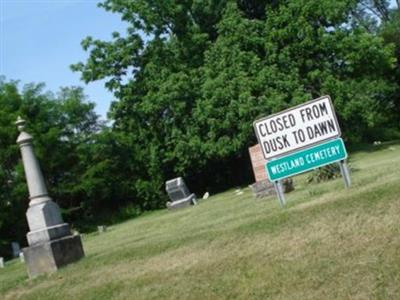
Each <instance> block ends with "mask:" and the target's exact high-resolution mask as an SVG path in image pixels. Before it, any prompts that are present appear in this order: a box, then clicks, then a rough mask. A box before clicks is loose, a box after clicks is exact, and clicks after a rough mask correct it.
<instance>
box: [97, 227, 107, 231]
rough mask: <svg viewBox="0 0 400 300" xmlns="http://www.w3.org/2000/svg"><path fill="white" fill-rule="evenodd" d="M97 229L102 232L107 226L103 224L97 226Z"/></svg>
mask: <svg viewBox="0 0 400 300" xmlns="http://www.w3.org/2000/svg"><path fill="white" fill-rule="evenodd" d="M97 230H98V232H99V233H103V232H106V231H107V227H106V226H105V225H100V226H97Z"/></svg>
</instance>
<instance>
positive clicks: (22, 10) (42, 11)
mask: <svg viewBox="0 0 400 300" xmlns="http://www.w3.org/2000/svg"><path fill="white" fill-rule="evenodd" d="M98 2H99V1H97V0H95V1H93V0H0V9H1V11H0V17H1V28H0V34H1V38H0V75H4V76H6V79H7V80H9V79H15V80H20V81H21V83H22V84H26V83H30V82H35V83H38V82H44V83H45V84H46V87H47V89H48V90H51V91H53V92H56V91H58V89H59V87H60V86H72V85H75V86H77V85H79V86H83V87H84V89H85V93H86V94H87V95H88V97H89V100H91V101H93V102H95V103H96V111H97V113H98V114H100V115H102V116H103V117H105V115H106V113H107V111H108V108H109V105H110V102H111V100H112V99H113V96H112V94H111V93H109V92H108V91H107V90H106V89H105V88H104V83H103V82H95V83H90V84H88V85H85V84H84V83H83V82H82V81H80V74H79V73H74V72H72V71H71V70H70V68H69V66H70V64H73V63H76V62H78V61H85V58H86V57H87V54H86V52H84V51H83V49H82V48H81V46H80V42H81V40H82V39H83V38H85V37H86V36H87V35H91V36H93V37H94V38H100V39H104V40H110V39H111V33H112V32H113V31H119V32H122V33H123V32H125V28H126V26H127V25H126V23H123V22H122V21H121V20H120V18H119V15H115V14H112V13H109V12H106V11H105V10H104V9H102V8H98V7H97V3H98Z"/></svg>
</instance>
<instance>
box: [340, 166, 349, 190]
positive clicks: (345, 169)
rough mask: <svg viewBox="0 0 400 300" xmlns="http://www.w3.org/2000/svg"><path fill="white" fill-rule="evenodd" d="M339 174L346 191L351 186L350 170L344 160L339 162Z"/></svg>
mask: <svg viewBox="0 0 400 300" xmlns="http://www.w3.org/2000/svg"><path fill="white" fill-rule="evenodd" d="M339 167H340V173H341V174H342V177H343V180H344V186H345V187H346V188H347V189H348V188H349V187H350V186H351V178H350V170H349V167H348V165H347V162H346V160H341V161H339Z"/></svg>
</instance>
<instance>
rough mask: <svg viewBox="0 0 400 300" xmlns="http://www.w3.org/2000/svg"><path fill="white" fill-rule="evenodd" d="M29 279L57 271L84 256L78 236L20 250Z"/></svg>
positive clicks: (70, 236)
mask: <svg viewBox="0 0 400 300" xmlns="http://www.w3.org/2000/svg"><path fill="white" fill-rule="evenodd" d="M22 251H23V253H24V258H25V262H26V265H27V267H28V274H29V277H30V278H33V277H36V276H38V275H40V274H43V273H51V272H55V271H57V270H58V269H59V268H61V267H62V266H65V265H67V264H69V263H72V262H75V261H77V260H79V259H80V258H82V257H83V256H85V254H84V252H83V247H82V241H81V237H80V235H68V236H65V237H63V238H60V239H56V240H52V241H48V242H44V243H41V244H38V245H34V246H30V247H27V248H24V249H22Z"/></svg>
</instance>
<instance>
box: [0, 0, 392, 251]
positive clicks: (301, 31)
mask: <svg viewBox="0 0 400 300" xmlns="http://www.w3.org/2000/svg"><path fill="white" fill-rule="evenodd" d="M100 6H101V7H102V8H104V9H106V10H107V11H110V12H113V13H117V14H120V15H121V18H122V19H123V20H125V21H126V22H127V23H128V24H129V26H128V30H127V32H126V33H124V34H121V33H113V34H112V38H111V40H110V41H102V40H95V39H93V38H91V37H87V38H86V39H84V40H83V41H82V47H83V49H84V50H85V51H87V52H88V53H89V56H88V59H87V61H85V62H80V63H77V64H75V65H73V66H72V69H73V70H75V71H78V72H80V73H81V75H82V79H83V80H84V81H85V82H91V81H96V80H99V79H105V80H106V86H107V88H108V89H110V90H111V91H112V92H114V94H115V98H116V99H117V100H116V101H115V102H114V103H113V104H112V107H111V110H110V112H109V117H110V119H111V120H112V126H111V127H106V126H104V124H102V122H100V121H99V119H98V116H97V115H96V114H95V113H94V110H93V109H94V104H93V103H91V102H88V101H86V99H85V96H84V93H83V90H82V89H81V88H63V89H61V90H60V92H59V93H58V94H57V95H53V94H51V93H45V92H44V91H43V85H41V84H39V85H33V84H31V85H27V86H25V87H24V88H23V89H22V90H21V89H18V83H17V82H6V81H5V80H2V81H1V82H0V124H1V127H0V145H1V151H0V163H1V169H0V182H1V187H0V237H1V238H0V252H2V249H1V246H3V247H5V245H6V244H7V245H6V246H7V247H8V243H9V242H10V241H11V240H19V241H24V235H25V233H26V231H27V228H26V222H25V218H24V213H25V210H26V207H27V204H28V201H27V195H28V194H27V190H26V184H25V181H24V175H23V169H22V165H21V163H20V159H19V152H18V147H17V145H16V144H15V139H16V137H17V131H16V129H15V126H14V124H13V123H14V121H15V120H16V118H17V116H18V115H21V116H22V117H23V118H26V119H27V120H28V130H29V131H30V132H31V133H32V134H33V136H34V137H35V151H36V153H37V155H38V157H39V161H40V162H41V165H42V169H43V171H44V173H45V178H46V180H47V181H48V185H49V190H50V194H51V196H52V197H53V198H54V199H55V201H56V202H58V203H59V204H60V206H61V207H62V209H63V213H64V216H65V218H66V219H67V221H69V222H71V223H72V225H73V226H80V227H81V228H82V226H84V225H85V224H86V225H87V224H88V223H91V222H96V220H97V221H98V219H99V217H100V216H101V215H102V213H105V214H108V215H109V214H110V212H114V211H116V210H117V209H118V208H120V207H128V208H129V210H127V211H128V214H129V215H132V214H135V213H137V212H140V211H143V210H149V209H155V208H160V207H163V206H164V205H165V202H166V200H167V199H166V195H165V192H164V182H165V180H167V179H170V178H172V177H176V176H183V177H184V178H185V180H186V181H187V182H188V184H189V187H190V189H191V190H192V191H194V192H196V193H198V194H200V195H201V194H202V193H204V192H205V191H210V192H215V191H219V190H222V189H225V188H227V187H232V186H236V185H242V184H248V183H251V182H252V181H253V177H252V173H251V166H250V162H249V158H248V151H247V148H248V147H249V146H251V145H253V144H255V143H256V139H255V136H254V133H253V129H252V122H253V121H254V120H255V119H256V118H258V117H261V116H265V115H268V114H271V113H274V112H277V111H280V110H282V109H285V108H288V107H290V106H293V105H296V104H299V103H302V102H304V101H307V100H311V99H313V98H316V97H319V96H322V95H326V94H329V95H331V97H332V99H333V101H334V105H335V108H336V111H337V114H338V117H339V121H340V124H341V127H342V131H343V133H344V139H345V140H346V141H347V142H348V143H349V144H351V143H359V142H372V141H374V140H375V139H378V138H379V139H391V138H396V137H399V133H398V132H399V128H400V117H399V116H400V85H399V83H400V40H399V37H400V27H399V24H400V23H399V22H400V15H399V10H398V9H393V10H391V9H389V1H387V0H376V1H375V0H358V1H357V0H338V1H331V0H296V1H293V0H291V1H276V0H261V1H259V0H257V1H256V0H237V1H233V0H205V1H204V0H202V1H200V0H184V1H177V0H169V1H164V0H151V1H149V0H135V1H131V0H104V1H103V2H102V3H101V4H100ZM0 254H1V253H0Z"/></svg>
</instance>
